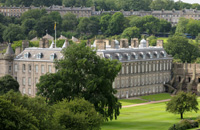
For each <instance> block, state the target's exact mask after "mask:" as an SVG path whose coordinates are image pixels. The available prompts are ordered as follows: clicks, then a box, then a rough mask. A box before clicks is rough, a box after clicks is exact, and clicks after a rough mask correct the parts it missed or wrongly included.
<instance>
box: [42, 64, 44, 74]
mask: <svg viewBox="0 0 200 130" xmlns="http://www.w3.org/2000/svg"><path fill="white" fill-rule="evenodd" d="M41 72H42V73H44V65H42V66H41Z"/></svg>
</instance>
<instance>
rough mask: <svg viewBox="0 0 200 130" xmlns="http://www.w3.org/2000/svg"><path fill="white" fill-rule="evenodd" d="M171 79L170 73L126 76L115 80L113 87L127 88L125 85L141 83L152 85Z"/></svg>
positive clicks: (138, 84)
mask: <svg viewBox="0 0 200 130" xmlns="http://www.w3.org/2000/svg"><path fill="white" fill-rule="evenodd" d="M169 80H170V75H163V76H162V75H159V74H158V75H153V76H150V75H146V76H136V77H131V78H130V80H129V78H124V79H121V83H120V80H118V79H116V80H115V81H114V82H113V88H125V87H133V86H140V85H150V84H156V83H161V84H162V83H167V82H169Z"/></svg>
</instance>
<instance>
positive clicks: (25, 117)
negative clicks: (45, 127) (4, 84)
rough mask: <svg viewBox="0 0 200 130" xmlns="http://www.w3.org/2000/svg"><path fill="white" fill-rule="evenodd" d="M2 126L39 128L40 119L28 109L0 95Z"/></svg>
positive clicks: (12, 129) (18, 129)
mask: <svg viewBox="0 0 200 130" xmlns="http://www.w3.org/2000/svg"><path fill="white" fill-rule="evenodd" d="M0 108H1V109H0V128H1V129H2V130H38V128H37V126H38V120H37V119H36V118H35V117H34V116H33V115H32V114H31V113H29V112H28V111H27V110H26V109H24V108H21V107H18V106H15V105H14V104H12V103H11V101H8V100H5V99H3V98H2V97H0Z"/></svg>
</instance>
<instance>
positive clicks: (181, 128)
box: [169, 119, 199, 130]
mask: <svg viewBox="0 0 200 130" xmlns="http://www.w3.org/2000/svg"><path fill="white" fill-rule="evenodd" d="M197 127H199V123H198V121H194V120H187V119H184V120H181V121H180V122H179V123H176V124H175V125H172V126H171V127H170V128H169V130H187V129H190V128H197Z"/></svg>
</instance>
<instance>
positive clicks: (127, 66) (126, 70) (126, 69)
mask: <svg viewBox="0 0 200 130" xmlns="http://www.w3.org/2000/svg"><path fill="white" fill-rule="evenodd" d="M128 69H129V68H128V65H127V66H126V73H127V74H128V72H129V70H128Z"/></svg>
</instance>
